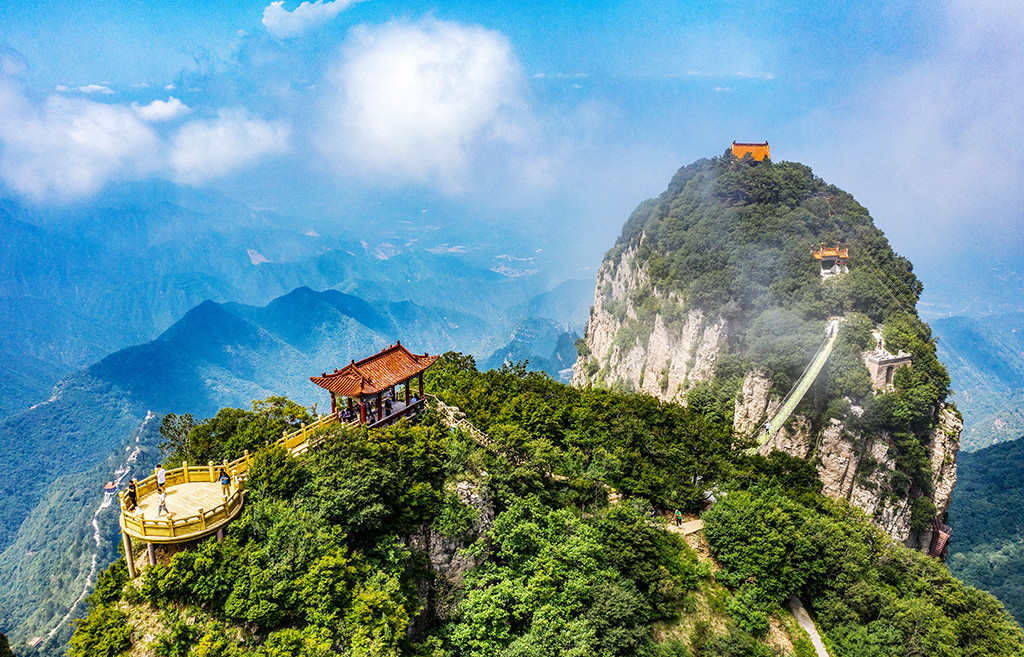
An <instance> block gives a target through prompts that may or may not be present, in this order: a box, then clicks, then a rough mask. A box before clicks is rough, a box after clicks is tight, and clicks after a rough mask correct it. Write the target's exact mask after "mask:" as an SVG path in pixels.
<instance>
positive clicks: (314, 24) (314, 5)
mask: <svg viewBox="0 0 1024 657" xmlns="http://www.w3.org/2000/svg"><path fill="white" fill-rule="evenodd" d="M357 2H359V0H333V2H324V0H316V2H303V3H302V4H301V5H299V6H298V7H297V8H296V9H295V10H294V11H288V10H287V9H285V8H284V0H277V1H276V2H271V3H270V6H268V7H267V8H266V9H264V10H263V26H264V27H266V28H267V32H269V33H270V34H271V35H272V36H275V37H277V38H278V39H289V38H291V37H297V36H300V35H302V34H304V33H305V32H308V31H309V30H313V29H316V28H318V27H320V26H321V25H324V24H325V23H327V22H328V21H330V20H331V19H333V18H334V17H335V16H337V15H338V14H340V13H341V12H342V11H344V10H345V9H347V8H348V7H350V6H352V5H354V4H355V3H357Z"/></svg>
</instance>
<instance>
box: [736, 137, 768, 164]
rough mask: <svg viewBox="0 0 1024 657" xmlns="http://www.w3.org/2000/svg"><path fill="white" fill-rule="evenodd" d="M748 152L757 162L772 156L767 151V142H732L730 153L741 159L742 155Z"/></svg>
mask: <svg viewBox="0 0 1024 657" xmlns="http://www.w3.org/2000/svg"><path fill="white" fill-rule="evenodd" d="M747 153H750V157H752V158H754V159H755V160H757V161H758V162H760V161H761V160H764V159H767V160H771V159H772V156H771V154H770V153H769V152H768V142H764V143H763V144H747V143H741V142H738V141H734V142H733V143H732V154H733V155H735V156H736V157H737V158H738V159H743V156H744V155H746V154H747Z"/></svg>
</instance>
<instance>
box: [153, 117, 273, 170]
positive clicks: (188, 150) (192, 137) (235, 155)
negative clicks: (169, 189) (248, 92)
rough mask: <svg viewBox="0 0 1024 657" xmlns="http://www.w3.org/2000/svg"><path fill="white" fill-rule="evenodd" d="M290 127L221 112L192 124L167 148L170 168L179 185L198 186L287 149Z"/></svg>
mask: <svg viewBox="0 0 1024 657" xmlns="http://www.w3.org/2000/svg"><path fill="white" fill-rule="evenodd" d="M290 132H291V130H290V126H289V125H288V124H286V123H284V122H282V121H264V120H262V119H258V118H254V117H251V116H250V115H249V113H248V112H247V111H246V110H244V109H230V110H228V109H224V110H221V111H220V112H219V114H218V116H217V118H216V119H215V120H199V121H191V122H189V123H186V124H185V125H183V126H182V127H181V129H180V130H179V131H178V133H177V134H176V135H175V136H174V138H173V139H172V141H171V145H170V155H169V158H168V160H169V164H170V167H171V169H172V170H173V171H174V175H175V178H176V180H178V181H179V182H185V183H191V184H198V183H202V182H205V181H206V180H209V179H210V178H215V177H217V176H223V175H225V174H227V173H230V172H231V171H233V170H235V169H237V168H239V167H241V166H245V165H247V164H250V163H252V162H254V161H255V160H257V159H258V158H260V157H262V156H264V155H270V154H274V153H281V152H284V151H285V150H287V148H288V137H289V134H290Z"/></svg>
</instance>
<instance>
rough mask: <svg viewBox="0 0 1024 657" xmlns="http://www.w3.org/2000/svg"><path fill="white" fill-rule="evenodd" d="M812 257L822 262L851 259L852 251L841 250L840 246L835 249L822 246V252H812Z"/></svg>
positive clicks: (847, 249)
mask: <svg viewBox="0 0 1024 657" xmlns="http://www.w3.org/2000/svg"><path fill="white" fill-rule="evenodd" d="M811 255H813V256H814V258H815V259H816V260H821V259H822V258H849V257H850V249H849V248H846V249H841V248H839V245H838V244H836V245H835V246H834V247H831V246H822V247H821V249H820V250H818V251H812V252H811Z"/></svg>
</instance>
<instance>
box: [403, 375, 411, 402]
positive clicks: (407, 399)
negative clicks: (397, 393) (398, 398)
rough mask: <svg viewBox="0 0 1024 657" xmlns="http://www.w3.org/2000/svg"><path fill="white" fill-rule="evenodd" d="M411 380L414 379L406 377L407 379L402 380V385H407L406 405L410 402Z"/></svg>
mask: <svg viewBox="0 0 1024 657" xmlns="http://www.w3.org/2000/svg"><path fill="white" fill-rule="evenodd" d="M410 381H412V379H406V380H405V381H403V382H402V385H403V386H405V403H406V405H408V404H409V382H410Z"/></svg>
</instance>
